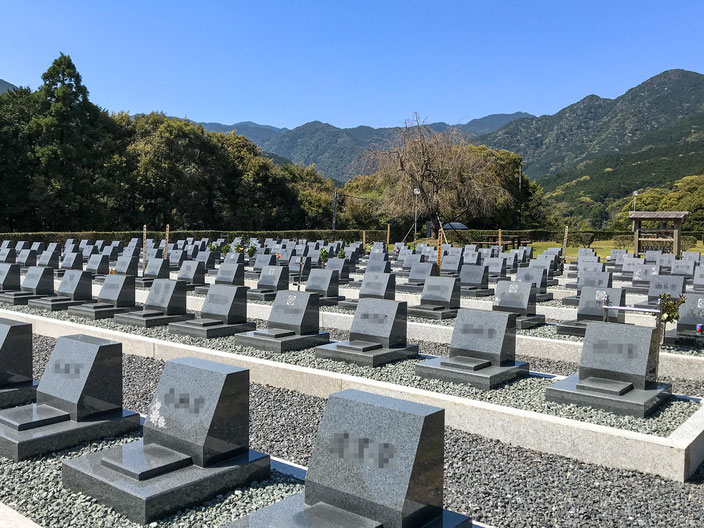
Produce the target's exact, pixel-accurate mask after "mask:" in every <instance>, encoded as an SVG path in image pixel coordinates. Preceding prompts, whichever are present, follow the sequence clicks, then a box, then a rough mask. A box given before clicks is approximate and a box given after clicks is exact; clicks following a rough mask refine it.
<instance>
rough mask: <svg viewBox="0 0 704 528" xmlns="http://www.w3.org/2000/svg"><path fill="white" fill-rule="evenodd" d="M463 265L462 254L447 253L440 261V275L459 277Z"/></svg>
mask: <svg viewBox="0 0 704 528" xmlns="http://www.w3.org/2000/svg"><path fill="white" fill-rule="evenodd" d="M457 249H459V248H457ZM461 267H462V255H446V256H445V257H443V259H442V262H441V263H440V275H447V276H450V277H459V275H460V268H461Z"/></svg>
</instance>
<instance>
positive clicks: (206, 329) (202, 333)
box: [169, 318, 257, 339]
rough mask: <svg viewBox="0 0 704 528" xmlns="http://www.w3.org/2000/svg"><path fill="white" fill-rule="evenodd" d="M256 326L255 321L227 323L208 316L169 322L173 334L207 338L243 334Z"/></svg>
mask: <svg viewBox="0 0 704 528" xmlns="http://www.w3.org/2000/svg"><path fill="white" fill-rule="evenodd" d="M256 328H257V324H256V323H253V322H245V323H239V324H227V323H223V322H222V321H219V320H217V319H207V318H200V319H191V320H190V321H181V322H178V323H170V324H169V332H171V333H172V334H179V335H187V336H191V337H203V338H206V339H210V338H212V337H225V336H231V335H235V334H241V333H242V332H249V331H250V330H255V329H256Z"/></svg>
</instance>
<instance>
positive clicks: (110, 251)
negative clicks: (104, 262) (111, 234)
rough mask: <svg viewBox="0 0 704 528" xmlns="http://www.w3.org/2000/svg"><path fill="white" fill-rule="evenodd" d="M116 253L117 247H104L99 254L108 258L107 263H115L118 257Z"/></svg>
mask: <svg viewBox="0 0 704 528" xmlns="http://www.w3.org/2000/svg"><path fill="white" fill-rule="evenodd" d="M118 253H119V252H118V250H117V247H115V246H105V247H104V248H103V250H102V251H101V252H100V254H101V255H103V256H104V257H107V258H108V261H109V262H115V261H116V260H117V257H118V256H119V255H118Z"/></svg>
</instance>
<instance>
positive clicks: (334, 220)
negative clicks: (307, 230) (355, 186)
mask: <svg viewBox="0 0 704 528" xmlns="http://www.w3.org/2000/svg"><path fill="white" fill-rule="evenodd" d="M336 223H337V189H335V194H333V196H332V230H333V231H335V224H336Z"/></svg>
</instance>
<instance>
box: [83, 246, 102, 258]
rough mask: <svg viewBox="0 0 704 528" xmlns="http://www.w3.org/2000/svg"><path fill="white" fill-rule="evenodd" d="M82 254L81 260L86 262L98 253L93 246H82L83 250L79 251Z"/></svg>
mask: <svg viewBox="0 0 704 528" xmlns="http://www.w3.org/2000/svg"><path fill="white" fill-rule="evenodd" d="M81 253H82V254H83V260H85V261H88V260H90V257H92V256H93V255H97V254H98V253H99V251H98V248H97V247H95V246H91V245H85V246H83V250H82V251H81Z"/></svg>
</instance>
